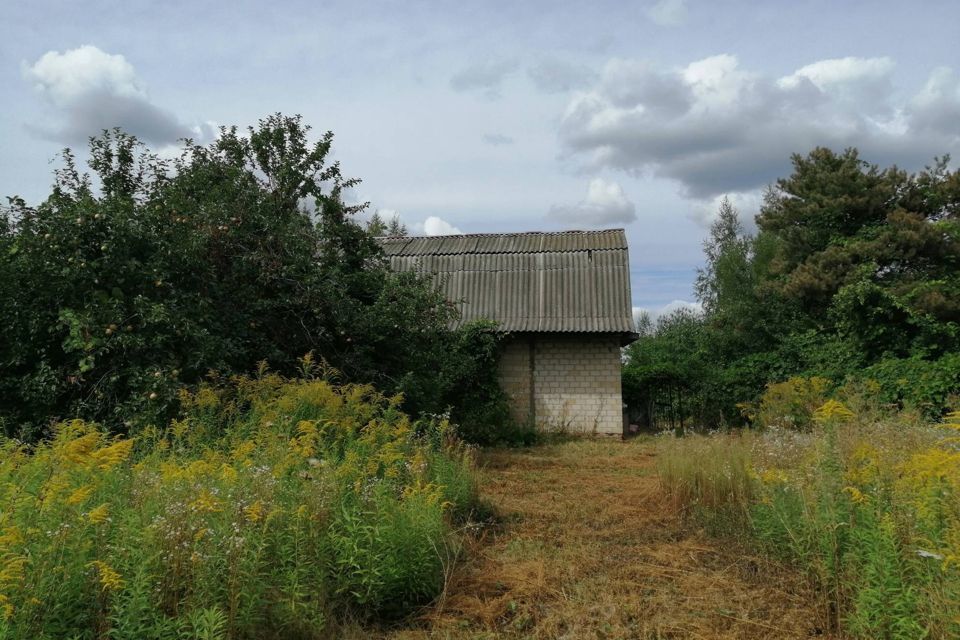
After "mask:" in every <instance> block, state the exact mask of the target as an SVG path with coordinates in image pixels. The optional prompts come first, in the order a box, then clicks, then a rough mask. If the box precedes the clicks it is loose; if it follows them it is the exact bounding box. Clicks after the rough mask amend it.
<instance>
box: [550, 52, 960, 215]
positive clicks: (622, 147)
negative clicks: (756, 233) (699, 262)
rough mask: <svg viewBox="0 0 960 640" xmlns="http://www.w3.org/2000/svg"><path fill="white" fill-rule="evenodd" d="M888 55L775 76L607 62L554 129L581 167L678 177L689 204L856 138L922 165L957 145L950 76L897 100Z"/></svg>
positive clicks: (893, 158) (731, 68) (870, 152)
mask: <svg viewBox="0 0 960 640" xmlns="http://www.w3.org/2000/svg"><path fill="white" fill-rule="evenodd" d="M892 68H893V62H892V61H891V60H890V59H888V58H841V59H832V60H821V61H819V62H815V63H813V64H809V65H806V66H804V67H801V68H800V69H798V70H797V71H795V72H794V73H791V74H789V75H787V76H785V77H783V78H776V77H772V76H769V75H765V74H762V73H758V72H754V71H750V70H745V69H743V68H741V66H740V64H739V61H738V60H737V58H736V57H735V56H732V55H726V54H724V55H717V56H711V57H709V58H705V59H703V60H698V61H695V62H692V63H690V64H688V65H687V66H685V67H682V68H663V67H657V66H654V65H652V64H650V63H647V62H644V61H637V60H611V61H609V62H608V63H607V65H606V66H605V68H604V70H603V73H602V75H601V77H600V79H599V80H598V82H597V83H596V84H595V85H594V86H593V87H592V88H591V89H590V90H589V91H584V92H579V93H577V94H576V95H575V96H573V97H572V98H571V100H570V102H569V104H568V106H567V109H566V112H565V113H564V115H563V118H562V121H561V125H560V139H561V141H562V143H563V145H564V147H565V149H566V150H567V151H568V152H569V154H570V155H571V156H572V157H574V158H577V159H579V160H581V161H583V162H584V164H585V168H586V169H588V170H594V171H596V170H599V169H602V168H614V169H621V170H624V171H627V172H629V173H631V174H635V175H637V174H639V175H654V176H657V177H661V178H668V179H673V180H676V181H677V182H679V183H680V185H681V186H682V187H683V190H684V192H685V194H686V195H687V196H689V197H692V198H695V199H698V200H709V199H711V198H713V197H714V196H716V195H720V194H723V193H729V192H736V193H748V192H751V191H754V190H756V189H761V188H763V187H764V186H766V185H768V184H770V183H771V182H773V181H774V180H775V179H776V178H777V177H780V176H785V175H787V174H789V172H790V155H791V154H792V153H806V152H807V151H809V150H811V149H812V148H813V147H815V146H827V147H832V148H835V149H842V148H845V147H849V146H856V147H858V148H859V149H860V151H861V153H862V155H863V156H864V157H865V158H867V159H869V160H871V161H873V162H877V163H880V164H893V163H896V164H898V165H900V166H904V167H908V168H909V167H915V168H920V167H922V166H923V165H924V164H926V163H928V162H929V161H930V160H931V159H932V158H933V156H935V155H942V154H944V153H949V152H956V151H957V150H960V129H957V127H956V122H957V116H958V115H960V81H958V79H957V78H956V76H955V75H954V74H953V72H952V71H950V70H945V69H938V70H936V71H934V72H933V74H931V76H930V79H929V80H928V82H927V84H926V86H925V87H924V89H923V90H922V91H921V92H920V93H919V94H918V95H917V96H915V97H913V98H912V99H906V100H905V99H903V98H902V97H899V94H898V93H897V92H896V91H895V89H894V87H893V85H892V82H891V79H890V78H891V76H890V74H891V70H892Z"/></svg>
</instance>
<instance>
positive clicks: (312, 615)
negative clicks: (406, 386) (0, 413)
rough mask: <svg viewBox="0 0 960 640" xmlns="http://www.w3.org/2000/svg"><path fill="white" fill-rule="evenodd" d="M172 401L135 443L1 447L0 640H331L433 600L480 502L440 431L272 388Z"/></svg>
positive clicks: (238, 387) (331, 392) (364, 406)
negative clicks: (347, 623)
mask: <svg viewBox="0 0 960 640" xmlns="http://www.w3.org/2000/svg"><path fill="white" fill-rule="evenodd" d="M307 364H308V365H309V362H308V363H307ZM307 368H308V373H309V370H310V369H312V367H309V366H308V367H307ZM180 393H181V406H182V407H184V409H185V414H184V415H183V417H182V418H180V419H178V420H174V421H173V422H172V423H171V424H170V425H169V428H168V429H156V428H153V427H149V428H145V429H143V430H141V431H140V432H139V434H138V436H137V437H136V438H126V437H122V436H111V435H109V434H108V433H106V432H105V431H104V430H102V429H101V428H100V427H99V426H98V425H95V424H92V423H88V422H84V421H82V420H71V421H68V422H63V423H60V424H58V425H57V426H56V427H55V428H54V432H53V436H52V438H51V439H50V440H49V441H46V442H43V443H40V444H37V445H36V446H35V447H33V448H30V447H27V446H26V445H24V444H22V443H20V442H17V441H14V440H9V439H3V440H0V452H2V455H0V504H2V505H3V507H2V509H0V558H2V561H3V562H2V565H0V638H11V639H13V638H28V637H36V638H104V639H106V638H131V639H133V638H137V639H149V638H157V639H161V638H164V639H165V638H180V637H189V638H210V639H213V638H315V637H334V636H335V635H336V633H335V631H336V628H337V625H338V621H340V620H342V619H344V617H351V618H354V619H356V618H359V619H369V618H370V617H372V616H378V617H391V616H396V615H401V614H405V613H407V612H409V611H411V609H412V608H413V607H415V606H417V605H419V604H422V603H425V602H427V601H429V600H431V599H432V598H434V597H436V596H437V595H438V594H439V593H440V591H441V589H442V588H443V585H444V577H445V576H444V572H445V570H446V569H447V560H448V559H450V558H453V557H455V556H456V554H457V549H458V542H457V539H456V536H455V534H454V531H453V529H454V523H455V522H460V521H462V520H463V518H465V517H466V515H467V514H468V513H469V511H470V509H472V508H473V506H474V504H475V501H476V490H475V486H474V480H473V476H472V471H471V454H470V451H469V450H468V449H466V448H464V447H463V445H461V444H459V441H458V440H457V438H456V437H455V436H454V434H453V431H452V428H451V427H450V423H449V421H448V420H447V419H446V418H445V417H437V418H435V419H431V420H420V421H416V422H413V421H411V420H410V418H409V417H408V416H407V415H406V414H404V413H403V412H401V411H400V409H399V404H400V398H399V397H398V396H397V397H386V396H384V395H382V394H380V393H378V392H376V391H375V390H374V389H373V388H372V387H370V386H367V385H344V386H337V385H334V384H331V383H330V382H327V381H325V380H323V379H319V378H313V377H308V378H304V379H288V378H284V377H281V376H280V375H278V374H274V373H266V372H261V374H260V375H258V376H257V377H253V378H250V377H238V378H235V379H233V380H231V381H229V382H226V381H216V382H213V383H205V384H203V385H201V386H200V387H199V388H198V390H197V391H196V392H189V391H185V390H183V391H181V392H180Z"/></svg>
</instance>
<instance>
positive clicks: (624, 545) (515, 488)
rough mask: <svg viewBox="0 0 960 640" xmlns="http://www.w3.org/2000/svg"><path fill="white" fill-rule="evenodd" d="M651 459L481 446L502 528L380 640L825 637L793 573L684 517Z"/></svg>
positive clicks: (636, 453)
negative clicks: (436, 594)
mask: <svg viewBox="0 0 960 640" xmlns="http://www.w3.org/2000/svg"><path fill="white" fill-rule="evenodd" d="M655 456H656V447H655V444H654V443H653V442H652V441H651V440H649V439H648V440H643V439H639V440H635V441H632V442H628V443H623V442H620V441H613V440H611V441H594V440H584V441H574V442H568V443H564V444H558V445H551V446H543V447H536V448H531V449H524V450H511V451H488V452H485V453H484V454H483V456H482V457H481V460H480V464H481V467H482V493H483V495H484V497H485V498H486V499H487V500H489V501H490V502H491V503H492V504H493V506H494V507H495V508H496V510H497V511H498V513H499V514H500V516H501V517H502V519H503V523H502V526H499V527H495V528H492V529H490V530H488V531H485V532H483V533H481V535H480V536H479V537H478V539H477V540H476V541H475V542H474V543H472V544H471V548H470V549H468V550H467V553H466V554H465V555H464V560H463V561H462V564H461V565H460V566H457V567H455V568H454V570H453V571H452V573H451V579H450V583H449V585H448V588H447V593H446V595H445V597H444V598H443V599H442V601H441V602H439V603H438V604H437V605H436V606H434V607H432V608H430V609H429V610H426V611H425V612H424V614H423V616H422V617H421V618H420V620H419V623H416V622H415V623H413V624H412V625H411V626H407V627H406V628H404V629H395V630H393V631H392V632H390V633H389V634H388V635H389V637H391V638H394V639H396V640H400V639H405V640H412V639H420V638H500V637H508V638H513V637H515V638H751V639H753V638H777V639H787V638H810V637H825V636H824V632H823V627H824V625H823V622H822V620H823V618H824V616H823V615H822V612H821V611H820V610H819V608H818V606H817V599H816V597H815V595H814V594H813V593H812V592H811V590H810V589H809V587H808V585H807V583H806V581H805V580H804V579H803V578H802V577H801V576H799V575H797V574H796V573H795V572H792V571H790V570H789V569H786V568H784V567H782V566H779V565H777V564H775V563H771V562H769V561H767V560H764V559H763V558H762V557H760V556H758V555H756V554H755V553H752V552H750V551H749V550H748V549H747V547H746V545H743V546H741V545H739V544H738V543H737V542H736V541H717V540H716V539H712V538H710V537H708V536H707V535H706V534H704V533H703V532H701V531H698V530H696V529H695V528H693V527H691V526H689V525H687V526H685V525H684V524H683V522H682V521H681V519H680V518H679V517H678V514H677V513H676V512H675V510H674V509H673V508H672V506H671V505H670V503H669V502H668V501H666V500H665V499H664V497H663V495H662V494H661V492H660V489H659V486H658V482H657V475H656V464H655Z"/></svg>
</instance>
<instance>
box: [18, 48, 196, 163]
mask: <svg viewBox="0 0 960 640" xmlns="http://www.w3.org/2000/svg"><path fill="white" fill-rule="evenodd" d="M23 73H24V76H25V77H26V78H27V80H29V81H31V82H33V83H34V87H35V88H36V90H37V91H38V92H39V93H40V94H41V95H42V96H43V97H44V98H45V99H46V100H47V101H48V102H49V104H50V105H52V106H53V107H54V108H55V109H56V110H57V111H58V112H59V114H60V115H61V116H62V122H61V123H60V124H59V125H58V126H54V127H52V128H43V127H35V129H36V130H37V131H38V132H39V133H41V134H42V135H44V136H46V137H49V138H52V139H54V140H57V141H60V142H65V143H68V144H83V143H85V142H86V140H87V138H88V137H90V136H92V135H96V134H98V133H99V132H100V131H102V130H103V129H111V128H113V127H120V128H121V129H123V130H124V131H126V132H128V133H132V134H134V135H136V136H137V137H139V138H140V139H142V140H144V141H146V142H151V143H155V144H169V143H174V142H176V141H177V140H178V139H180V138H184V137H191V136H193V137H195V135H196V133H197V131H198V130H196V129H191V128H190V127H188V126H186V125H184V124H182V123H181V122H180V121H179V120H178V119H177V118H176V116H174V115H173V114H172V113H170V112H169V111H166V110H164V109H161V108H160V107H157V106H156V105H154V104H153V103H151V102H150V100H149V98H148V96H147V92H146V88H145V87H144V85H143V83H142V82H141V81H140V79H139V78H138V77H137V74H136V72H135V70H134V68H133V66H132V65H131V64H130V63H129V62H127V60H126V58H124V57H123V56H122V55H111V54H108V53H105V52H103V51H101V50H100V49H98V48H97V47H94V46H90V45H84V46H82V47H78V48H76V49H71V50H68V51H65V52H64V53H60V52H59V51H48V52H47V53H45V54H43V55H42V56H40V58H39V59H38V60H37V61H36V62H34V63H33V64H32V65H26V64H24V67H23Z"/></svg>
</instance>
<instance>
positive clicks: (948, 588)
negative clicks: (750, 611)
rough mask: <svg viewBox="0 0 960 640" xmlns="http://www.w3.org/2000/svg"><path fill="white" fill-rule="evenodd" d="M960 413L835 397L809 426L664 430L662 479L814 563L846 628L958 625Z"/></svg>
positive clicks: (793, 557) (941, 632) (933, 633)
mask: <svg viewBox="0 0 960 640" xmlns="http://www.w3.org/2000/svg"><path fill="white" fill-rule="evenodd" d="M958 430H960V415H957V414H952V415H951V416H950V417H948V419H947V421H946V422H945V423H943V424H939V425H921V424H918V423H917V419H916V417H915V416H913V415H912V414H910V413H900V414H887V415H886V416H884V415H883V412H880V411H878V410H876V408H875V407H872V406H871V405H870V404H869V403H864V402H863V401H862V398H860V399H855V398H851V399H850V400H849V401H848V402H846V403H845V404H841V403H840V402H838V401H836V400H828V401H827V402H825V403H824V404H823V405H822V406H821V407H820V408H819V409H817V410H816V411H815V412H814V413H813V415H812V422H811V426H810V427H809V431H807V432H797V431H794V430H784V429H777V428H772V429H766V430H763V431H759V432H748V433H743V434H715V435H710V436H695V437H690V438H683V439H676V440H673V439H671V440H669V441H664V442H663V444H662V446H661V449H662V452H661V455H660V463H659V467H660V473H661V481H662V484H663V487H664V489H665V490H666V491H667V492H668V494H669V495H670V496H672V497H673V499H674V500H676V502H677V504H678V505H681V506H682V507H683V508H684V509H685V510H686V513H688V514H689V515H690V517H692V518H696V519H698V520H700V521H701V522H703V523H705V524H707V525H708V526H710V527H711V528H712V530H713V531H714V533H718V534H724V535H743V534H748V535H749V536H751V537H752V538H753V540H755V542H756V544H757V545H759V546H760V547H762V548H763V549H765V550H766V551H767V552H769V553H770V554H772V555H775V556H778V557H780V558H782V559H785V560H787V561H789V562H793V563H795V564H797V565H799V566H801V567H803V568H805V569H806V570H807V571H808V572H809V574H810V576H811V577H812V578H813V579H814V580H815V581H816V583H817V584H818V586H819V587H820V589H819V590H820V593H821V594H822V597H823V607H824V609H825V612H826V613H827V614H828V616H829V618H830V619H832V620H833V622H834V625H835V626H836V627H837V628H838V629H843V630H845V631H846V632H847V633H849V634H851V635H853V636H855V637H859V638H889V639H894V638H896V639H900V638H902V639H908V638H910V639H913V638H922V637H929V638H955V637H960V438H958V437H957V436H958V434H957V431H958Z"/></svg>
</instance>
